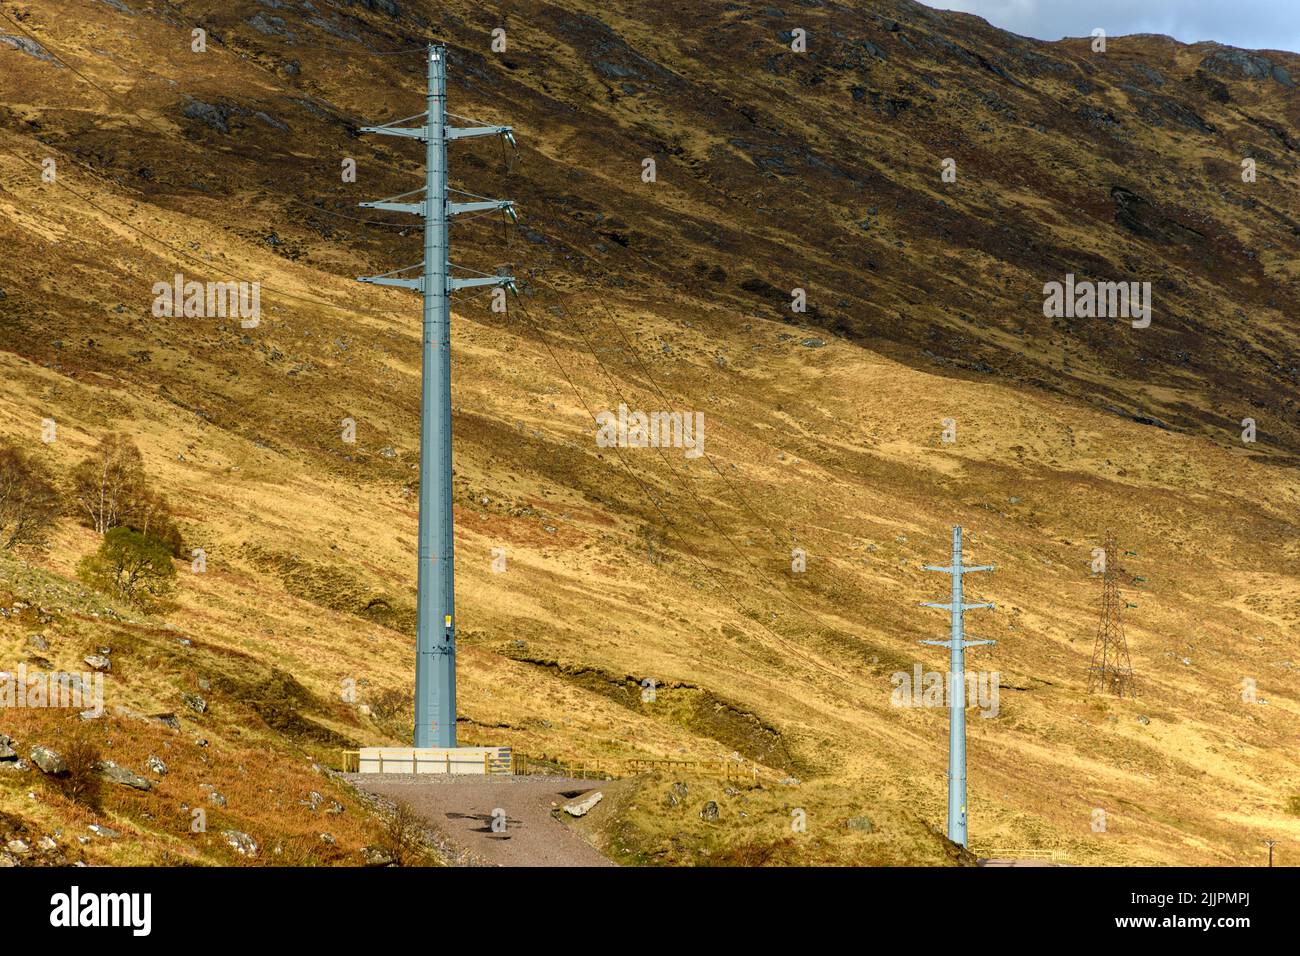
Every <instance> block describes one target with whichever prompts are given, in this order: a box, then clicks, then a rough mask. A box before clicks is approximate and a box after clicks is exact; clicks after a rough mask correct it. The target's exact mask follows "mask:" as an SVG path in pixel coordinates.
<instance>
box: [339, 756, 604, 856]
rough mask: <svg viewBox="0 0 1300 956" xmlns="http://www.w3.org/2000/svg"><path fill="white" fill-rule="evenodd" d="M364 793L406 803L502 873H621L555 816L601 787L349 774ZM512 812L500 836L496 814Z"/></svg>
mask: <svg viewBox="0 0 1300 956" xmlns="http://www.w3.org/2000/svg"><path fill="white" fill-rule="evenodd" d="M347 779H348V781H350V782H351V783H352V784H353V786H355V787H357V789H359V790H367V791H369V792H371V793H374V794H378V795H379V796H382V797H387V798H388V799H390V800H402V801H404V802H405V803H407V804H409V805H410V807H411V809H413V810H415V811H416V812H417V813H419V814H420V815H421V816H422V817H424V818H425V819H426V820H428V821H429V822H430V823H432V824H433V825H434V826H435V827H437V828H438V829H439V830H440V831H442V832H443V833H444V834H446V836H447V837H448V838H449V839H450V840H451V841H452V842H453V843H455V844H456V845H457V846H459V847H461V848H463V849H465V850H467V851H468V852H469V853H470V854H472V855H473V856H474V857H476V858H477V859H479V860H481V861H482V862H484V863H486V864H489V865H494V866H614V864H613V863H611V862H610V861H609V860H608V859H606V858H605V857H604V856H602V855H601V854H600V853H599V852H597V851H596V850H595V849H594V848H593V847H592V846H591V845H590V844H588V843H587V842H586V841H585V840H584V839H583V838H582V837H581V836H579V835H578V834H577V833H575V832H574V831H573V830H570V829H569V828H568V827H566V826H565V825H564V824H563V823H561V822H559V821H558V820H555V819H554V818H552V816H551V811H552V810H554V809H556V808H558V807H561V806H563V805H564V804H565V803H568V802H569V801H570V800H572V799H573V798H574V797H575V796H576V795H578V794H580V793H586V792H587V791H590V790H599V789H601V785H602V782H601V781H593V780H574V779H571V778H569V777H542V776H532V775H529V776H504V775H502V776H496V775H493V776H488V777H483V776H458V775H452V776H443V775H441V774H420V775H419V776H415V775H413V774H397V773H385V774H375V773H368V774H348V775H347ZM495 810H502V811H504V812H505V818H506V828H505V831H504V832H498V833H494V832H493V831H492V817H493V811H495Z"/></svg>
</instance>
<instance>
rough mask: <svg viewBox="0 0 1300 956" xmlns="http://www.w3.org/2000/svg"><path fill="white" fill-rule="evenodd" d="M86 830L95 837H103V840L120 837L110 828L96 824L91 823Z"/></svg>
mask: <svg viewBox="0 0 1300 956" xmlns="http://www.w3.org/2000/svg"><path fill="white" fill-rule="evenodd" d="M86 829H87V830H89V831H90V832H91V833H93V834H95V836H97V837H103V838H104V839H105V840H116V839H117V838H118V837H120V836H121V835H122V834H120V833H118V832H117V831H116V830H114V829H113V828H112V827H106V826H103V825H101V824H98V823H92V824H91V825H90V826H88V827H86Z"/></svg>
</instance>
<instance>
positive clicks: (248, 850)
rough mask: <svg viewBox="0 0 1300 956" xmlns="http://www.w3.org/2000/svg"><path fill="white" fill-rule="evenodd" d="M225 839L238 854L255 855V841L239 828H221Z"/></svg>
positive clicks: (222, 836)
mask: <svg viewBox="0 0 1300 956" xmlns="http://www.w3.org/2000/svg"><path fill="white" fill-rule="evenodd" d="M221 838H222V839H223V840H225V841H226V842H227V843H228V844H230V846H231V847H232V848H233V849H234V851H235V852H236V853H238V854H239V855H240V856H257V841H256V840H254V839H253V838H252V837H251V836H249V835H248V834H247V833H244V832H243V831H241V830H222V831H221Z"/></svg>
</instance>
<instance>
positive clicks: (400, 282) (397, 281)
mask: <svg viewBox="0 0 1300 956" xmlns="http://www.w3.org/2000/svg"><path fill="white" fill-rule="evenodd" d="M422 268H424V263H423V262H417V263H415V265H411V266H402V267H401V268H400V269H393V270H392V271H391V272H385V273H383V274H382V275H377V276H357V281H358V282H364V283H366V284H367V285H392V286H397V287H398V288H401V289H423V288H424V277H423V276H421V277H420V278H418V279H403V278H401V277H399V276H398V275H397V274H398V273H399V272H410V271H411V270H412V269H422Z"/></svg>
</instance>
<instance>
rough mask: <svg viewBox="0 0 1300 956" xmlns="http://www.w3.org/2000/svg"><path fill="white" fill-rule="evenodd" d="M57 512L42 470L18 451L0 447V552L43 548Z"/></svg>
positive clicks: (53, 494) (52, 491) (56, 498)
mask: <svg viewBox="0 0 1300 956" xmlns="http://www.w3.org/2000/svg"><path fill="white" fill-rule="evenodd" d="M59 510H60V505H59V494H58V492H57V491H56V490H55V488H54V483H53V482H51V481H50V479H49V477H48V475H47V474H46V472H45V470H44V469H43V468H42V467H41V466H40V465H39V464H38V463H37V462H36V461H34V460H32V459H31V458H28V457H27V456H26V455H25V454H23V453H22V451H21V450H19V449H18V448H15V447H14V446H12V445H7V444H6V445H0V548H4V549H6V550H8V549H9V548H14V547H19V546H22V545H28V546H33V547H39V546H41V545H43V544H45V542H46V540H47V538H48V537H49V532H50V529H51V528H53V527H54V521H55V519H56V518H58V516H59Z"/></svg>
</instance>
